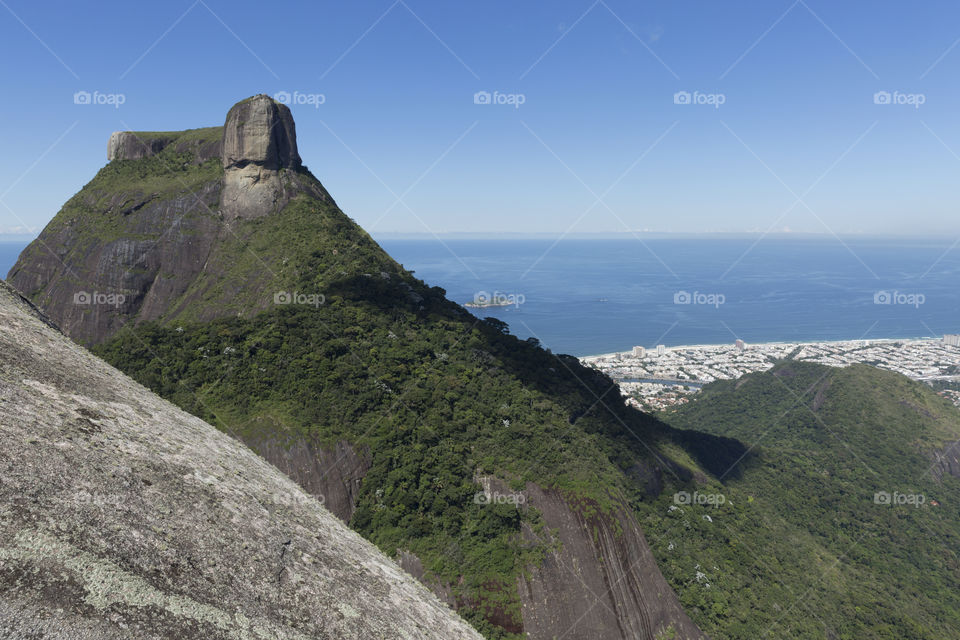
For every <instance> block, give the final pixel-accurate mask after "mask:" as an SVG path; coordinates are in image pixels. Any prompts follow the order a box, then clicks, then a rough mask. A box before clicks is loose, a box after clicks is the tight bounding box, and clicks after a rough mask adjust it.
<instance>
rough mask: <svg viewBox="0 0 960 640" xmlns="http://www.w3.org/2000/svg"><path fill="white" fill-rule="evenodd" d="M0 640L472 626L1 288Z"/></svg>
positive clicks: (390, 633)
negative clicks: (3, 639) (0, 638)
mask: <svg viewBox="0 0 960 640" xmlns="http://www.w3.org/2000/svg"><path fill="white" fill-rule="evenodd" d="M0 637H2V638H50V639H62V640H93V639H97V640H100V639H106V638H110V639H117V640H120V639H121V638H122V639H129V638H143V639H148V638H149V639H158V638H171V639H173V638H176V639H178V640H187V639H193V638H196V639H197V640H199V639H201V638H203V639H204V640H208V639H218V638H223V639H227V638H231V639H236V638H249V639H257V638H262V639H273V638H289V639H291V640H293V639H303V640H306V639H307V638H311V639H312V638H357V639H363V640H367V639H369V638H408V639H410V640H413V639H415V638H436V639H437V640H447V639H449V638H461V639H464V640H466V639H469V638H479V635H478V634H477V633H476V632H474V631H473V630H472V629H471V628H470V627H469V626H468V625H467V624H466V623H464V622H463V621H461V620H459V619H458V618H457V617H456V616H455V615H454V614H453V613H452V612H451V611H450V610H449V608H447V607H446V605H443V604H442V603H440V602H439V601H438V600H437V599H436V598H435V597H434V596H433V595H432V594H430V593H429V591H427V589H426V588H424V587H423V586H422V585H420V584H419V583H418V582H417V581H416V580H414V579H412V578H410V577H409V576H408V575H407V574H405V573H404V572H403V571H401V570H400V569H399V568H398V567H397V566H396V565H394V564H393V563H392V562H390V561H389V560H388V559H387V558H386V557H384V556H383V555H382V554H380V552H379V551H377V550H376V549H375V548H374V547H373V546H372V545H370V544H369V543H368V542H366V541H365V540H363V539H362V538H361V537H360V536H358V535H357V534H355V533H354V532H352V531H350V530H349V529H348V528H347V527H345V526H344V525H343V524H342V523H341V522H340V521H339V520H338V519H336V518H335V517H334V516H332V515H331V514H330V513H329V512H327V511H326V510H325V509H323V507H322V506H321V505H320V504H319V503H318V502H316V501H315V500H314V499H312V498H310V497H309V496H308V495H307V494H306V493H304V492H303V490H301V489H300V488H299V487H298V486H297V485H296V484H294V483H293V482H291V481H290V480H289V479H288V478H286V477H285V476H283V475H282V474H281V473H279V472H278V471H277V470H276V469H275V468H273V467H272V466H270V465H269V464H267V463H266V462H264V461H263V460H261V459H259V458H258V457H257V456H256V455H254V454H253V453H252V452H250V451H249V450H248V449H246V448H245V447H244V446H243V445H241V444H239V443H237V442H236V441H235V440H233V439H232V438H230V437H228V436H227V435H225V434H222V433H220V432H219V431H217V430H216V429H214V428H213V427H211V426H210V425H207V424H205V423H204V422H202V421H201V420H199V419H197V418H195V417H193V416H190V415H188V414H186V413H184V412H182V411H180V410H179V409H177V408H176V407H174V406H173V405H171V404H169V403H168V402H166V401H164V400H161V399H160V398H158V397H157V396H155V395H153V394H152V393H151V392H150V391H148V390H147V389H145V388H143V387H141V386H139V385H138V384H136V383H135V382H133V381H132V380H130V379H129V378H127V377H126V376H124V375H123V374H121V373H120V372H119V371H116V370H115V369H113V368H112V367H110V366H108V365H107V364H105V363H104V362H102V361H100V360H98V359H97V358H95V357H93V356H92V355H90V354H89V353H88V352H86V351H85V350H83V349H82V348H80V347H78V346H77V345H76V344H74V343H72V342H71V341H70V340H68V339H67V338H66V337H64V336H63V335H62V334H60V333H59V331H57V330H56V329H55V328H54V327H53V326H52V325H50V324H49V323H45V318H44V317H43V316H41V315H40V314H39V312H37V311H36V310H35V309H34V308H32V307H31V306H30V305H29V304H28V303H27V302H26V301H25V300H23V299H22V298H20V296H19V295H18V294H17V293H15V292H14V291H12V290H11V289H10V288H9V287H8V286H7V285H6V284H4V283H2V282H0Z"/></svg>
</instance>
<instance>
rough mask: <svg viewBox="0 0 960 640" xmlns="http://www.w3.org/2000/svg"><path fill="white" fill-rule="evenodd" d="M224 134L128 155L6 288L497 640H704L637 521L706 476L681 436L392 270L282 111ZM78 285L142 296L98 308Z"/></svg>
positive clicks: (257, 101)
mask: <svg viewBox="0 0 960 640" xmlns="http://www.w3.org/2000/svg"><path fill="white" fill-rule="evenodd" d="M226 123H227V124H226V126H225V128H223V129H221V132H220V135H219V137H218V138H216V139H217V140H219V141H220V142H219V147H215V145H214V144H213V140H214V138H215V136H214V135H213V134H212V133H211V134H210V136H209V139H208V140H207V141H206V142H204V143H203V144H201V145H199V146H194V147H191V146H190V145H189V144H187V142H188V140H189V139H186V140H185V139H183V138H181V137H179V136H178V135H172V136H171V135H167V134H163V135H160V134H149V135H146V136H143V135H141V134H131V135H133V136H134V140H137V139H138V138H141V139H143V140H144V141H145V143H144V144H140V145H139V146H138V145H137V144H135V143H134V142H130V141H129V140H127V141H124V140H123V139H117V140H115V141H114V142H113V143H112V144H111V148H112V149H117V151H115V154H119V155H115V156H114V157H115V158H116V159H114V160H112V161H111V162H110V164H109V165H107V167H105V168H104V169H103V170H101V172H100V173H99V174H98V176H97V177H96V178H95V179H94V180H93V181H92V182H91V183H90V184H88V185H87V186H86V187H84V189H83V190H82V191H81V192H80V193H79V194H77V196H75V197H74V198H73V199H71V201H70V202H68V203H67V205H66V206H65V207H64V209H63V210H62V211H61V212H60V213H59V214H58V215H57V217H56V218H55V219H54V220H53V222H51V224H50V225H49V226H48V228H47V229H45V230H44V232H43V234H41V237H40V238H39V239H38V241H37V242H36V243H34V244H33V245H31V247H29V248H28V249H27V251H25V252H24V254H23V256H21V259H20V261H19V262H18V263H17V265H16V266H15V267H14V269H13V270H12V271H11V274H10V278H11V281H12V282H13V283H14V284H15V285H16V286H17V287H18V288H20V289H22V290H23V291H24V292H25V293H26V294H27V295H28V296H29V297H30V298H31V299H32V300H34V301H35V302H36V303H37V304H38V305H39V306H41V307H42V308H43V309H44V310H45V311H47V312H48V313H49V314H51V316H52V317H54V318H55V320H56V321H57V322H59V323H62V324H63V326H64V328H65V330H66V331H67V333H68V334H69V335H70V336H71V337H73V338H75V339H76V340H78V341H80V342H84V343H88V344H94V345H97V347H96V349H97V352H98V353H99V354H102V355H103V357H105V358H106V359H107V360H108V361H109V362H111V363H112V364H115V365H116V366H118V367H119V368H121V369H122V370H123V371H125V372H127V373H129V374H130V375H131V376H133V377H134V378H136V379H137V380H138V381H140V382H142V383H144V384H145V385H147V386H148V387H150V388H151V389H153V390H155V391H156V392H158V393H159V394H160V395H162V396H163V397H165V398H167V399H169V400H172V401H173V402H174V403H175V404H177V405H179V406H180V407H182V408H184V409H186V410H187V411H189V412H191V413H193V414H195V415H197V416H200V417H202V418H204V419H206V420H208V421H209V422H210V423H211V424H214V425H215V426H217V427H218V428H220V429H222V430H224V431H228V432H230V433H231V434H233V435H235V436H237V437H239V438H240V439H242V440H243V441H244V442H246V443H247V444H249V445H250V446H251V448H253V449H254V450H255V451H257V452H258V453H260V454H261V455H262V456H263V457H265V458H266V459H267V460H268V461H270V462H272V463H273V464H274V465H276V466H277V467H278V468H279V469H281V470H282V471H284V472H285V473H287V474H288V475H289V476H290V477H291V478H293V479H294V480H296V481H297V483H299V484H300V486H302V487H303V488H304V489H306V490H307V491H308V492H310V493H311V494H312V495H314V496H315V497H316V498H319V499H322V500H323V501H324V502H325V504H327V506H328V507H329V508H330V509H331V510H333V511H334V512H335V513H336V514H337V515H338V516H340V517H341V518H343V519H344V520H345V521H348V522H349V523H350V525H351V527H353V528H354V529H355V530H356V531H358V532H360V533H361V534H362V535H364V536H365V537H366V538H367V539H369V540H371V541H373V542H374V543H375V544H377V545H378V546H379V547H380V549H381V550H383V551H384V552H385V553H387V554H388V555H390V556H393V557H396V558H397V559H398V560H399V561H400V562H401V563H402V564H403V566H404V567H405V568H407V569H408V570H409V571H410V572H411V573H413V574H415V575H417V577H419V578H421V579H422V580H423V582H424V583H425V584H427V585H429V586H430V587H431V588H432V589H434V590H435V591H436V592H437V593H438V594H439V595H440V596H441V597H442V598H443V599H444V600H446V601H448V602H450V603H452V604H453V605H455V606H456V607H457V609H458V611H459V612H460V613H461V614H462V615H463V616H464V617H466V618H467V619H468V620H469V621H470V622H471V623H472V624H474V625H475V626H476V627H477V628H478V629H479V630H481V631H482V632H483V633H484V635H486V636H487V637H489V638H520V637H529V638H535V639H540V638H542V639H544V640H549V639H550V638H553V637H554V636H561V635H563V634H565V633H567V632H568V631H569V630H570V629H574V631H573V632H571V635H570V636H569V637H590V638H596V639H597V640H608V639H609V640H619V639H627V638H630V639H631V640H633V639H635V638H642V639H647V638H649V639H650V640H653V639H654V638H658V637H661V635H662V634H664V635H663V637H677V638H698V637H701V634H700V633H699V632H698V631H697V629H696V627H695V626H694V625H693V624H692V623H691V622H690V619H689V618H688V617H687V614H686V613H685V612H684V611H683V609H682V608H681V607H680V604H679V602H678V600H677V598H676V597H675V596H674V595H673V594H672V593H671V592H670V591H669V590H668V589H666V587H665V583H664V581H663V578H662V577H661V576H660V575H659V573H658V571H657V568H656V566H655V565H654V564H652V563H651V562H649V551H648V549H647V546H646V543H645V542H644V539H643V534H642V532H641V530H640V528H639V526H638V524H637V522H636V517H635V506H636V505H637V504H639V503H641V502H643V501H644V500H653V499H656V497H657V495H658V494H659V493H660V491H662V490H665V488H666V487H668V486H674V485H678V484H683V485H684V486H686V484H687V483H689V482H691V481H692V480H691V479H693V478H700V479H704V478H706V474H705V473H704V472H703V469H702V468H701V466H700V463H699V462H697V461H696V460H697V458H698V456H697V455H696V454H695V451H696V450H697V448H696V447H689V446H688V440H687V439H685V438H686V436H681V434H678V433H676V432H674V431H673V430H671V429H670V428H669V427H667V426H665V425H663V424H662V423H659V422H657V421H656V420H654V419H652V418H651V417H650V416H646V415H644V414H641V413H639V412H636V411H633V410H632V409H628V408H627V407H624V406H622V403H620V402H619V401H618V392H617V391H616V390H615V389H614V388H613V385H612V383H611V382H610V380H609V379H607V378H605V377H604V376H602V375H599V374H597V373H596V372H593V371H590V370H587V369H584V368H583V367H582V366H581V365H580V364H579V362H578V361H577V360H576V359H575V358H571V357H567V356H557V355H554V354H551V353H549V352H547V351H545V350H543V349H541V348H539V346H538V345H537V344H536V343H535V341H521V340H518V339H516V338H514V337H513V336H510V335H509V332H508V331H507V328H506V327H505V326H504V325H502V323H498V322H497V321H495V320H491V319H488V320H477V319H476V318H475V317H474V316H472V315H471V314H470V313H469V312H467V311H466V310H465V309H463V308H461V307H460V306H459V305H456V304H454V303H452V302H450V301H449V300H447V299H446V297H445V293H444V292H443V290H441V289H437V288H431V287H429V286H427V285H426V284H425V283H423V282H421V281H419V280H418V279H416V278H414V277H413V275H412V274H410V273H409V272H407V271H406V270H404V269H403V268H402V267H401V266H400V265H398V264H397V263H396V262H395V261H393V260H392V259H391V258H390V257H389V256H388V255H387V254H386V253H384V252H383V251H382V249H381V248H380V247H379V246H377V245H376V243H375V242H373V240H372V239H370V237H369V236H368V235H367V234H366V233H365V232H364V231H363V230H362V229H360V228H359V227H358V226H357V225H356V224H355V223H353V221H352V220H350V219H349V218H348V217H347V216H345V215H344V214H343V212H341V211H340V210H339V209H338V208H337V206H336V204H335V203H334V202H333V200H332V199H331V198H330V197H329V195H328V194H327V193H326V191H325V190H324V188H323V187H322V185H321V184H320V183H319V181H317V180H316V178H314V177H313V176H312V174H310V172H309V171H307V169H306V168H305V167H304V166H303V165H302V163H301V161H300V157H299V154H298V152H297V145H296V137H295V128H294V125H293V120H292V118H291V117H290V114H289V111H288V110H287V109H286V107H283V106H282V105H278V104H276V103H274V102H273V101H271V100H270V99H269V98H266V97H265V96H255V97H254V98H251V99H248V100H245V101H243V102H241V103H239V104H238V105H236V106H234V107H233V108H232V109H231V110H230V113H229V114H228V116H227V120H226ZM203 131H211V132H212V131H213V130H203ZM182 135H183V136H192V137H194V138H195V137H197V136H198V134H197V133H190V132H186V133H184V134H182ZM153 140H157V141H158V142H156V143H154V142H150V141H153ZM215 148H216V149H217V150H218V151H219V155H218V156H216V157H212V156H209V155H208V154H209V153H210V152H211V151H212V150H214V149H215ZM121 149H122V150H123V151H122V152H121V151H120V150H121ZM197 149H204V150H205V151H204V152H203V153H199V152H198V151H197ZM157 185H159V187H158V186H157ZM158 193H159V194H160V195H156V194H158ZM130 194H139V195H137V198H140V199H144V200H145V201H146V202H147V203H148V204H145V205H143V206H140V207H131V206H130V205H129V204H126V202H127V200H128V199H130V198H131V197H132V196H131V195H130ZM117 203H119V204H117ZM77 291H81V292H90V291H96V292H97V293H99V294H108V295H109V294H110V293H117V294H121V295H123V296H124V298H123V299H122V300H119V299H114V302H116V304H115V305H111V304H109V303H107V304H103V303H102V302H101V300H102V298H103V296H102V295H101V296H100V297H99V298H94V299H93V300H92V301H91V303H90V304H83V303H82V302H81V303H78V302H77V301H75V300H74V295H75V292H77ZM701 440H702V441H698V445H699V446H700V449H702V450H709V449H710V448H711V446H712V444H711V443H713V442H714V441H717V442H719V440H718V439H714V438H710V437H707V436H703V437H702V439H701ZM636 469H643V470H645V472H644V474H643V480H642V482H639V481H637V480H635V475H636V474H635V473H634V470H636ZM477 473H481V474H484V475H492V476H496V477H498V478H501V479H502V480H503V481H509V482H510V483H511V484H514V483H519V484H520V485H521V486H522V485H525V484H529V485H530V486H531V492H533V493H531V495H536V496H537V499H536V500H535V501H534V502H535V504H533V505H532V506H529V507H523V508H518V505H511V504H500V503H497V502H496V501H494V502H493V503H484V502H483V501H478V500H476V496H477V493H478V490H479V486H478V485H477V484H476V482H475V479H474V476H475V474H477ZM538 491H539V492H540V493H537V492H538ZM554 529H556V530H557V532H556V533H553V530H554ZM561 565H562V566H561ZM563 566H566V567H578V568H577V569H576V570H575V571H573V572H569V571H565V570H563ZM558 567H560V569H558ZM595 600H596V601H597V602H599V604H597V605H596V606H594V602H595ZM570 614H575V615H576V616H577V617H580V616H582V618H581V619H580V620H575V619H571V618H569V615H570ZM671 634H673V635H671ZM678 634H679V635H678Z"/></svg>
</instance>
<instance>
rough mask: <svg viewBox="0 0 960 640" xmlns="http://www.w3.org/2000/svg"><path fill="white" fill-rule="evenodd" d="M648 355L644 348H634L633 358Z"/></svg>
mask: <svg viewBox="0 0 960 640" xmlns="http://www.w3.org/2000/svg"><path fill="white" fill-rule="evenodd" d="M646 353H647V350H646V349H644V348H643V347H634V348H633V357H634V358H642V357H643V356H644V355H646Z"/></svg>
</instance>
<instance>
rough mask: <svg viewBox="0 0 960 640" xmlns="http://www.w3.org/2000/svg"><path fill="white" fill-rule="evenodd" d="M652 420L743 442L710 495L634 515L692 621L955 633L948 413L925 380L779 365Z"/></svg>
mask: <svg viewBox="0 0 960 640" xmlns="http://www.w3.org/2000/svg"><path fill="white" fill-rule="evenodd" d="M663 418H664V419H665V420H667V421H668V422H669V423H670V424H672V425H673V426H676V427H681V428H696V429H700V430H705V431H708V432H711V433H714V434H717V435H723V436H729V437H735V438H738V439H740V440H742V441H743V442H744V443H745V444H747V445H749V446H750V447H751V450H750V454H749V455H748V456H746V457H745V458H744V459H743V460H742V461H741V462H740V463H739V464H738V465H737V466H736V467H734V468H732V469H731V470H730V472H729V473H727V474H726V475H724V477H723V481H724V483H725V486H724V487H723V489H722V490H721V493H722V495H723V496H724V497H725V502H724V504H722V505H720V506H719V507H716V508H714V507H712V506H709V505H706V506H687V505H683V506H679V507H678V508H677V509H676V510H674V511H672V512H671V514H670V517H669V518H667V519H663V518H660V517H653V516H651V517H650V518H649V519H647V520H645V521H644V526H645V528H646V530H647V532H648V535H650V536H651V538H654V537H659V542H658V543H657V544H654V545H653V547H654V552H655V554H656V556H657V558H658V560H659V561H660V566H661V568H662V570H663V571H664V574H665V575H666V576H667V578H668V580H669V581H670V582H671V584H673V585H674V587H675V588H676V589H677V590H678V592H679V593H680V597H681V601H682V602H684V604H685V605H686V606H687V608H688V610H696V611H698V612H708V613H709V615H708V616H695V618H696V619H697V621H698V622H699V623H700V624H701V625H702V627H703V628H704V630H706V631H708V632H709V633H711V634H712V635H713V636H714V637H716V638H723V637H727V638H744V639H746V638H756V637H765V636H764V635H763V634H764V633H767V634H768V635H769V637H803V638H890V639H893V638H898V639H906V638H911V639H912V638H917V639H919V638H927V639H931V638H958V637H960V558H958V549H960V511H958V505H960V480H958V478H957V477H955V476H960V465H958V463H957V462H958V459H960V442H958V441H960V412H958V411H957V409H956V408H955V407H953V406H952V405H951V404H950V403H949V402H947V401H946V400H944V399H943V398H941V397H940V396H938V395H937V394H936V393H934V392H933V391H932V390H931V389H930V388H929V387H927V386H926V385H923V384H921V383H918V382H914V381H911V380H910V379H908V378H906V377H904V376H902V375H899V374H897V373H893V372H890V371H885V370H881V369H876V368H873V367H870V366H867V365H855V366H851V367H848V368H844V369H835V368H829V367H825V366H822V365H815V364H811V363H802V362H784V363H782V364H780V365H778V366H777V367H775V368H774V369H772V370H771V371H769V372H765V373H758V374H751V375H748V376H745V377H743V378H741V379H739V380H736V381H723V382H717V383H713V384H711V385H708V386H707V387H705V388H704V390H703V392H702V393H701V394H699V395H698V396H697V397H696V398H695V399H694V400H693V401H691V402H690V403H689V404H687V405H685V406H683V407H681V408H678V409H676V410H674V411H672V412H669V413H667V414H665V415H664V416H663ZM951 474H952V475H951ZM720 475H723V472H721V474H720ZM702 516H710V520H711V521H706V520H704V519H703V517H702ZM671 520H673V522H671ZM694 564H695V565H697V566H700V567H701V568H702V572H703V574H704V577H703V578H701V579H700V580H699V581H698V580H696V579H693V580H691V577H690V570H689V567H690V566H692V565H694ZM707 582H709V584H710V586H709V588H707V587H706V586H705V585H706V583H707Z"/></svg>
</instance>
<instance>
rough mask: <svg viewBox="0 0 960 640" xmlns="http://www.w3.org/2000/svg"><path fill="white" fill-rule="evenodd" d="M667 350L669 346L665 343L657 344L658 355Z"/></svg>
mask: <svg viewBox="0 0 960 640" xmlns="http://www.w3.org/2000/svg"><path fill="white" fill-rule="evenodd" d="M666 350H667V347H666V346H665V345H662V344H658V345H657V355H658V356H662V355H663V354H664V352H665V351H666Z"/></svg>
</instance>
